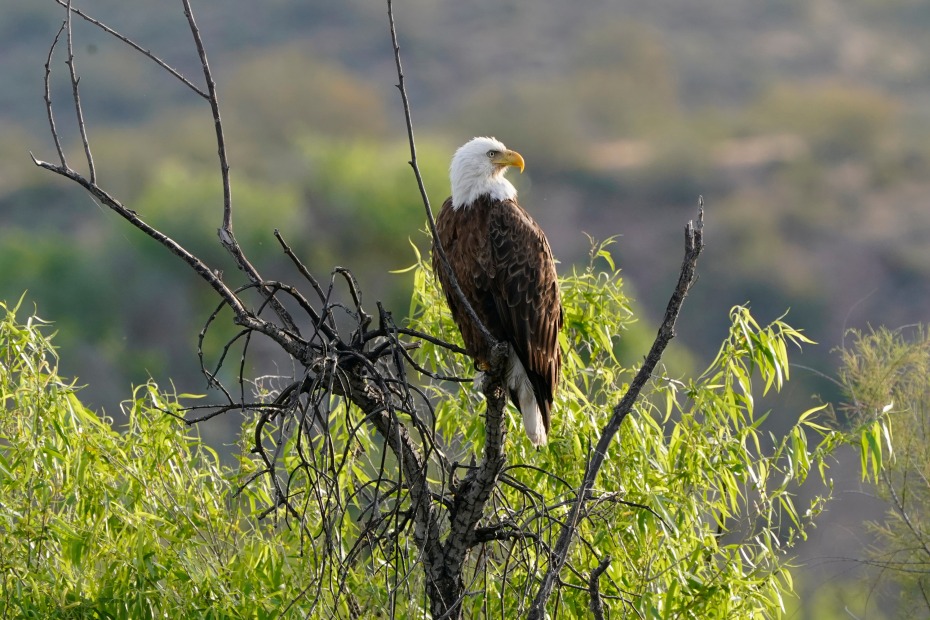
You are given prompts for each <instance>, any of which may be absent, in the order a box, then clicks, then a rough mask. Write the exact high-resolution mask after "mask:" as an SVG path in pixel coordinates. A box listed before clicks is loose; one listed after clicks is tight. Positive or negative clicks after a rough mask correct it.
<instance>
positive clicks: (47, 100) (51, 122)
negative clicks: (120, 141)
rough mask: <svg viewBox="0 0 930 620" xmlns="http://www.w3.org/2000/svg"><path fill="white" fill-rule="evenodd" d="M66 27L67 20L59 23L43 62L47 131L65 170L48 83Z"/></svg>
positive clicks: (63, 153)
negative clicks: (59, 26)
mask: <svg viewBox="0 0 930 620" xmlns="http://www.w3.org/2000/svg"><path fill="white" fill-rule="evenodd" d="M67 25H68V22H67V20H66V21H63V22H61V28H59V29H58V33H57V34H56V35H55V40H54V41H52V45H51V47H49V48H48V58H47V59H46V61H45V111H46V113H47V114H48V126H49V130H50V131H51V132H52V140H54V141H55V150H57V151H58V160H59V161H60V162H61V165H62V167H65V168H67V167H68V162H67V160H66V159H65V152H64V151H63V150H62V148H61V138H60V137H59V136H58V129H57V128H56V127H55V115H54V114H53V113H52V89H51V86H50V82H51V76H52V56H53V55H54V53H55V46H57V45H58V40H59V39H60V38H61V33H62V32H64V30H65V27H66V26H67Z"/></svg>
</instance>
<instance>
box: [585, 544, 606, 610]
mask: <svg viewBox="0 0 930 620" xmlns="http://www.w3.org/2000/svg"><path fill="white" fill-rule="evenodd" d="M611 559H612V558H611V557H610V556H609V555H605V556H604V558H603V559H602V560H601V562H600V564H598V565H597V568H595V569H594V570H593V571H591V577H590V579H588V589H589V591H590V592H591V605H590V609H591V614H592V615H594V620H604V600H603V599H602V598H601V584H600V578H601V575H603V574H604V571H605V570H607V567H608V566H610V561H611Z"/></svg>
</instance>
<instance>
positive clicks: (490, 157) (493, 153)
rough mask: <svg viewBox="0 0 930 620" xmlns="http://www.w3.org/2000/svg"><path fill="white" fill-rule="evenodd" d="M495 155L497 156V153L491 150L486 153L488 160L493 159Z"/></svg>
mask: <svg viewBox="0 0 930 620" xmlns="http://www.w3.org/2000/svg"><path fill="white" fill-rule="evenodd" d="M496 155H497V151H495V150H493V149H492V150H490V151H488V158H489V159H494V157H495V156H496Z"/></svg>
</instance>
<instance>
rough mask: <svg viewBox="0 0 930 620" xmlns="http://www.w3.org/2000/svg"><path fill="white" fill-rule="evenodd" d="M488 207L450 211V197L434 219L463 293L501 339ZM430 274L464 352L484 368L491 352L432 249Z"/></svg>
mask: <svg viewBox="0 0 930 620" xmlns="http://www.w3.org/2000/svg"><path fill="white" fill-rule="evenodd" d="M488 206H489V205H488V204H487V203H486V202H482V201H479V202H478V203H476V206H472V207H468V208H467V209H465V208H463V209H453V208H452V199H451V198H450V199H448V200H446V202H445V203H444V204H443V206H442V210H441V211H440V212H439V217H438V218H436V232H437V233H438V237H439V240H440V242H441V243H442V247H443V250H444V251H445V253H446V256H447V257H448V259H449V263H450V265H451V266H452V270H453V271H454V272H455V278H456V280H457V281H458V283H459V287H460V288H461V289H462V293H463V294H464V295H465V298H466V299H467V300H468V303H469V304H471V306H472V308H473V309H474V311H475V314H477V315H478V318H479V319H481V321H482V323H484V325H485V326H486V327H487V328H488V330H489V331H490V332H491V335H492V336H494V337H495V338H497V339H499V340H500V339H506V338H505V333H504V331H503V328H502V325H501V323H500V319H499V318H498V317H497V308H496V304H495V303H494V300H493V298H492V287H491V276H492V272H493V266H492V264H491V261H492V256H491V248H490V243H489V237H488V215H489V212H490V210H489V208H488ZM433 273H435V274H436V277H437V278H438V279H439V284H440V285H441V286H442V290H443V292H444V293H445V296H446V302H447V303H448V304H449V310H451V311H452V318H453V320H454V321H455V324H456V325H457V326H458V328H459V331H460V332H461V333H462V340H463V341H464V342H465V349H466V350H467V351H468V354H469V355H471V356H472V357H473V358H475V361H476V362H477V364H478V365H479V366H482V367H484V366H486V365H487V362H488V359H489V357H490V353H491V352H490V350H489V349H488V347H487V343H486V342H485V341H484V339H483V338H482V337H481V331H480V330H479V329H478V326H477V325H475V324H474V323H473V322H472V321H471V320H470V319H469V318H468V314H467V313H466V312H465V309H464V307H463V306H462V304H461V302H460V301H459V299H458V296H457V295H456V294H455V291H454V290H453V289H452V284H451V281H450V279H449V274H448V273H447V272H446V269H445V266H444V265H443V264H442V261H441V259H440V257H439V253H438V252H436V250H435V248H434V249H433Z"/></svg>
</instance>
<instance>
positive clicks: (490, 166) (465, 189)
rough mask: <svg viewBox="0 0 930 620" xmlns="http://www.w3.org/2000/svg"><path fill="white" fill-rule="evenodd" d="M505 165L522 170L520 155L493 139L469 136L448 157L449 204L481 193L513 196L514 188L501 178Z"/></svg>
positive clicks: (458, 204) (468, 201)
mask: <svg viewBox="0 0 930 620" xmlns="http://www.w3.org/2000/svg"><path fill="white" fill-rule="evenodd" d="M507 166H515V167H517V168H519V169H520V172H523V157H522V156H521V155H520V154H519V153H517V152H516V151H511V150H509V149H508V148H507V147H506V146H504V144H503V143H502V142H501V141H500V140H497V139H495V138H472V139H471V140H469V141H468V142H466V143H465V144H464V145H463V146H461V147H459V150H457V151H456V152H455V155H453V156H452V165H451V166H450V167H449V176H450V178H451V179H452V207H453V208H455V209H458V208H460V207H463V206H465V205H468V204H471V203H473V202H474V201H475V200H477V199H478V197H479V196H481V195H483V194H488V195H490V196H491V198H493V199H495V200H507V199H513V198H516V197H517V188H515V187H514V186H513V185H511V183H510V181H508V180H507V179H505V178H504V172H505V171H506V170H507Z"/></svg>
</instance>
